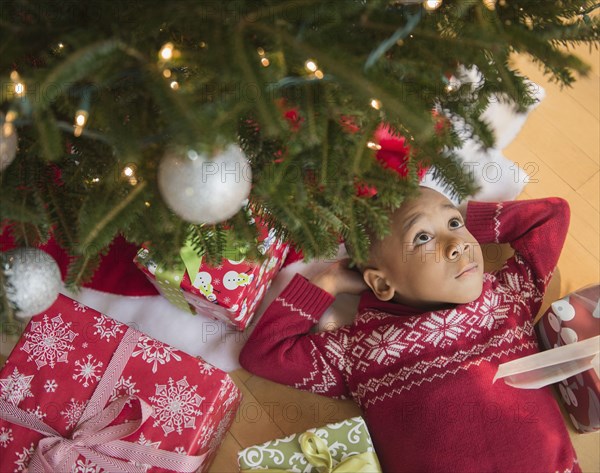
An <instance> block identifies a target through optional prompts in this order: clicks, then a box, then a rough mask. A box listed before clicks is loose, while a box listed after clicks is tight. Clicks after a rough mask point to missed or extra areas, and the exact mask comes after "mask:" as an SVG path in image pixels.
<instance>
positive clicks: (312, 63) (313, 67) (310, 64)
mask: <svg viewBox="0 0 600 473" xmlns="http://www.w3.org/2000/svg"><path fill="white" fill-rule="evenodd" d="M304 67H306V70H308V71H310V72H315V71H316V70H317V69H318V66H317V63H316V62H315V61H313V60H312V59H309V60H307V61H306V62H305V63H304Z"/></svg>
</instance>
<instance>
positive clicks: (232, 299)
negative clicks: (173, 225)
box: [134, 227, 289, 330]
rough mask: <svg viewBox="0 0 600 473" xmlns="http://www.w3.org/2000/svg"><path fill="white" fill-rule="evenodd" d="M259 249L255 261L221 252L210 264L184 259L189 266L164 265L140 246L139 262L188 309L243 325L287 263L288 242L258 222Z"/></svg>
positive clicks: (161, 289)
mask: <svg viewBox="0 0 600 473" xmlns="http://www.w3.org/2000/svg"><path fill="white" fill-rule="evenodd" d="M260 233H261V238H260V239H259V242H258V247H257V248H258V251H260V253H261V254H263V255H264V260H263V261H262V262H261V263H257V262H254V261H251V260H247V259H245V258H243V256H242V257H240V259H228V258H223V260H222V261H221V263H220V264H219V265H217V266H209V265H208V264H207V263H205V262H204V261H202V260H201V259H200V258H198V259H197V260H196V261H194V262H189V261H186V262H185V268H184V269H182V268H183V266H182V267H181V268H163V267H161V266H160V265H157V264H156V262H155V261H154V260H153V259H152V255H151V252H150V250H149V249H148V248H142V249H140V251H139V252H138V254H137V256H136V257H135V260H134V261H135V263H136V265H137V266H138V268H140V269H141V270H142V271H143V272H144V274H145V275H146V276H147V277H148V278H149V279H150V281H152V283H153V284H154V285H155V286H156V288H157V289H158V290H159V292H160V293H161V294H162V295H163V296H165V297H166V298H167V299H168V300H169V301H170V302H171V303H173V304H174V305H176V306H177V307H179V308H180V309H182V310H185V311H187V312H190V313H197V314H202V315H208V316H210V317H212V318H214V319H217V320H222V321H223V322H225V323H227V324H229V325H231V326H233V327H235V328H236V329H238V330H244V329H245V328H246V327H247V326H248V324H249V323H250V321H251V320H252V317H253V316H254V313H255V312H256V309H257V308H258V306H259V305H260V302H261V301H262V299H263V297H264V295H265V293H266V292H267V290H268V289H269V286H270V285H271V281H272V280H273V278H274V277H275V276H276V275H277V272H278V271H279V269H280V268H281V266H282V265H283V262H284V261H285V257H286V256H287V253H288V250H289V245H288V244H287V243H284V242H283V240H281V239H280V238H277V237H276V235H275V231H274V230H273V229H270V230H269V229H267V228H265V227H260Z"/></svg>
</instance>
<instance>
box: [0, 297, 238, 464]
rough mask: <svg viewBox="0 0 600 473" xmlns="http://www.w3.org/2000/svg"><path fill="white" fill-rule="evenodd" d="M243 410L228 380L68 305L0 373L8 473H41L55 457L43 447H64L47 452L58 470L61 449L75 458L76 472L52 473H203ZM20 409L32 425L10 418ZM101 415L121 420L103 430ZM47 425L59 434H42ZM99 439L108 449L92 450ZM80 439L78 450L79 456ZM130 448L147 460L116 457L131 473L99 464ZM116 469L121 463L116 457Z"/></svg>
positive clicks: (0, 456)
mask: <svg viewBox="0 0 600 473" xmlns="http://www.w3.org/2000/svg"><path fill="white" fill-rule="evenodd" d="M240 401H241V393H240V391H239V389H238V388H237V387H236V386H235V384H234V383H233V381H232V380H231V378H230V377H229V375H228V374H227V373H225V372H223V371H221V370H219V369H217V368H215V367H214V366H212V365H210V364H208V363H207V362H205V361H204V360H202V359H200V358H195V357H192V356H190V355H188V354H186V353H184V352H181V351H179V350H177V349H175V348H172V347H171V346H169V345H167V344H164V343H162V342H159V341H157V340H155V339H153V338H150V337H148V336H146V335H144V334H142V333H141V332H138V331H137V330H134V329H133V328H131V327H128V326H127V325H124V324H121V323H119V322H117V321H115V320H113V319H111V318H109V317H107V316H105V315H103V314H101V313H99V312H97V311H95V310H93V309H91V308H89V307H86V306H84V305H82V304H80V303H78V302H76V301H74V300H72V299H70V298H68V297H66V296H63V295H60V296H59V298H58V299H57V301H56V302H55V303H54V304H53V305H52V306H51V307H50V308H49V309H48V310H46V311H45V312H43V313H42V314H39V315H37V316H35V317H33V318H32V319H31V321H30V322H29V324H28V325H27V327H26V330H25V332H24V334H23V336H22V337H21V339H20V340H19V342H18V343H17V345H16V346H15V348H14V349H13V351H12V352H11V354H10V356H9V358H8V360H7V361H6V364H5V366H4V368H3V369H2V371H0V471H2V472H9V471H11V472H13V471H14V472H19V471H27V469H28V468H29V471H36V468H35V467H33V468H32V466H31V465H33V464H34V463H35V461H37V458H35V457H36V456H38V457H39V455H40V452H41V451H43V450H44V448H46V447H42V446H43V445H45V444H44V442H46V443H48V442H50V443H52V442H57V445H58V443H61V442H62V443H61V445H59V446H58V447H57V448H55V449H54V450H49V451H48V452H47V456H48V458H53V460H55V461H59V460H57V457H53V455H55V454H56V455H58V453H57V451H58V450H59V449H61V448H62V449H63V452H62V453H61V455H63V456H64V451H67V450H69V449H71V450H73V449H74V450H73V451H76V453H75V454H74V456H73V452H71V453H70V454H71V455H72V456H73V458H72V460H73V463H69V467H68V468H65V467H64V464H60V463H55V464H54V467H53V468H51V470H52V471H63V469H64V470H65V471H70V472H85V473H100V472H103V471H141V472H151V473H158V472H167V471H194V470H193V469H190V468H191V467H190V466H189V465H188V467H187V468H188V469H187V470H186V469H185V468H184V467H181V468H183V469H177V468H171V464H173V465H179V463H178V462H181V463H184V462H186V461H189V462H190V464H194V465H195V466H194V468H198V471H201V472H203V471H206V470H207V468H208V466H209V464H210V462H211V461H212V459H213V457H214V454H215V452H216V450H217V448H218V446H219V445H220V443H221V442H222V440H223V438H224V436H225V433H226V432H227V431H228V430H229V428H230V427H231V424H232V423H233V421H234V417H235V413H236V411H237V408H238V407H239V404H240ZM117 405H118V406H117ZM13 406H14V407H13ZM115 406H117V407H119V408H120V409H122V410H116V409H117V407H115ZM17 408H18V409H17ZM15 409H16V410H20V412H21V414H19V415H24V416H29V417H28V420H27V422H25V423H19V422H17V421H14V420H13V419H12V418H11V417H10V415H11V412H12V411H13V410H15ZM102 409H104V413H107V412H109V411H110V414H111V415H113V417H114V419H112V418H111V419H112V420H111V421H110V422H109V423H106V422H105V423H102V422H100V421H99V420H98V419H100V418H101V416H100V415H97V416H96V417H91V416H92V415H93V414H94V412H100V411H101V410H102ZM111 409H112V410H111ZM104 413H103V414H104ZM13 415H14V414H13ZM90 417H91V420H89V421H88V422H87V423H86V422H85V420H86V419H90ZM7 419H11V420H12V421H9V420H7ZM32 419H33V420H32ZM38 420H39V421H41V422H43V423H44V424H45V427H44V429H45V430H49V431H52V432H53V434H52V435H50V434H46V437H45V436H44V434H42V433H39V432H41V430H38V427H35V424H36V423H37V422H38ZM136 422H137V424H136ZM96 424H102V425H96ZM105 424H106V425H105ZM90 425H92V426H94V425H95V426H96V427H94V428H91V427H90ZM114 426H119V427H114ZM102 428H104V429H105V430H102ZM44 429H42V430H44ZM111 429H124V432H125V433H124V434H123V433H121V437H119V438H120V440H114V441H112V442H111V440H112V438H110V437H106V435H108V433H110V432H112V431H111ZM96 430H98V432H100V431H101V432H100V433H98V432H96ZM48 435H50V436H48ZM94 435H96V437H98V438H101V439H102V440H101V441H97V442H96V443H98V445H93V446H92V447H89V445H92V444H94V441H93V438H95V437H94ZM103 435H104V436H103ZM86 436H87V437H86ZM90 436H91V437H90ZM90 438H91V439H92V440H90ZM42 439H43V440H42ZM48 439H50V440H48ZM71 439H73V440H71ZM75 439H77V440H78V441H79V445H75V446H73V442H74V440H75ZM69 442H70V443H69ZM119 442H121V443H119ZM123 442H126V443H123ZM75 443H77V442H75ZM81 445H85V448H88V449H89V448H91V449H92V450H94V452H92V454H80V452H84V453H85V452H87V450H85V448H84V447H82V446H81ZM123 445H125V447H124V448H125V449H129V448H130V447H131V446H132V445H133V447H134V448H133V449H134V450H135V449H138V450H142V452H141V453H139V451H138V453H137V455H138V457H137V458H136V457H135V454H130V455H133V460H132V459H131V458H129V457H123V456H118V455H117V457H116V458H120V459H121V460H120V461H121V462H123V461H124V462H125V463H126V468H124V464H123V463H121V464H120V465H121V466H120V467H114V466H112V465H115V464H116V465H118V463H111V468H110V469H108V470H107V468H106V466H104V467H100V466H99V463H100V464H102V462H101V461H100V462H96V461H95V460H96V457H95V455H96V454H98V451H100V453H102V454H104V457H102V458H105V457H106V455H107V451H108V452H109V453H111V454H112V452H114V451H118V450H119V448H121V449H122V448H123ZM140 446H142V447H140ZM143 446H145V447H143ZM38 447H39V448H38ZM71 447H72V448H71ZM117 447H118V448H117ZM82 448H84V449H83V450H81V449H82ZM148 448H150V449H151V450H148ZM144 449H146V450H147V451H146V452H145V453H144V452H143V450H144ZM155 452H156V453H155ZM148 453H149V455H147V454H148ZM159 455H162V457H164V459H162V460H161V461H160V462H159V463H156V462H152V461H150V460H149V457H155V456H159ZM59 457H60V456H59ZM32 459H33V460H32ZM92 459H94V461H93V460H92ZM136 460H137V461H136ZM144 460H146V461H144ZM103 461H104V460H103ZM108 461H109V463H110V462H111V461H112V462H114V461H115V460H113V458H112V457H110V455H109V457H108ZM30 462H31V465H29V463H30ZM169 462H171V463H169ZM194 462H196V463H194ZM58 464H60V465H62V466H61V467H60V468H59V467H57V466H56V465H58ZM152 464H153V465H154V466H152ZM130 467H131V469H130ZM135 468H137V470H136V469H135ZM178 468H179V467H178ZM39 471H44V470H43V469H41V470H39Z"/></svg>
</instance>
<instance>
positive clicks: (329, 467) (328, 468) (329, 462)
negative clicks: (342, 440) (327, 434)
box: [240, 432, 381, 473]
mask: <svg viewBox="0 0 600 473" xmlns="http://www.w3.org/2000/svg"><path fill="white" fill-rule="evenodd" d="M298 442H299V443H300V449H301V450H302V453H303V454H304V456H305V457H306V460H307V461H308V463H310V464H311V465H312V466H314V467H315V468H316V470H317V471H318V473H381V466H380V465H379V460H378V459H377V456H376V455H375V454H374V453H373V452H364V453H360V454H358V455H353V456H351V457H348V458H346V459H345V460H344V461H342V462H341V463H338V465H337V466H336V467H335V468H333V458H332V456H331V452H330V451H329V446H328V445H327V441H326V440H325V439H322V438H321V437H319V436H318V435H316V434H314V433H312V432H304V433H303V434H302V435H300V437H299V439H298ZM257 471H260V472H261V473H263V472H264V473H286V472H287V471H288V470H278V469H274V468H267V469H266V470H263V469H261V470H241V471H240V473H252V472H257Z"/></svg>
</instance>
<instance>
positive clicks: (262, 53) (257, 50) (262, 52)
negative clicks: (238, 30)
mask: <svg viewBox="0 0 600 473" xmlns="http://www.w3.org/2000/svg"><path fill="white" fill-rule="evenodd" d="M256 52H257V53H258V55H259V56H264V55H265V50H264V49H263V48H257V49H256Z"/></svg>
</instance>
